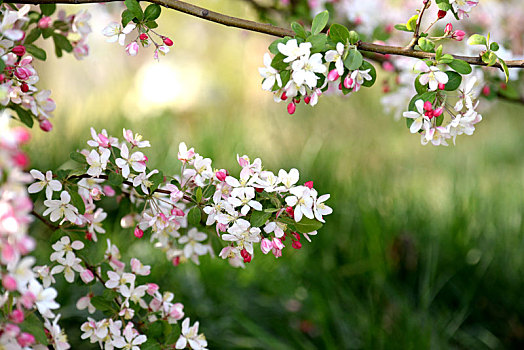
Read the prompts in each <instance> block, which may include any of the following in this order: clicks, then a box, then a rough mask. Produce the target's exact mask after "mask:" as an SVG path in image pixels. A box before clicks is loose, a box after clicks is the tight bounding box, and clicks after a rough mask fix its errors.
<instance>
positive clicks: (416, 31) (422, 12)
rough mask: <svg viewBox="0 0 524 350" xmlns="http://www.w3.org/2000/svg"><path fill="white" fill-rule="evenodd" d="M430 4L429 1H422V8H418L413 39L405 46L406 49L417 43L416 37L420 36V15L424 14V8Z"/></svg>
mask: <svg viewBox="0 0 524 350" xmlns="http://www.w3.org/2000/svg"><path fill="white" fill-rule="evenodd" d="M429 6H431V2H429V1H427V2H426V3H424V7H422V10H420V14H419V15H418V18H417V22H416V24H415V29H414V31H413V39H411V42H410V43H409V44H408V46H406V48H407V49H411V50H412V49H413V48H414V47H415V45H417V42H418V39H419V37H420V24H421V23H422V17H423V16H424V12H426V9H428V8H429Z"/></svg>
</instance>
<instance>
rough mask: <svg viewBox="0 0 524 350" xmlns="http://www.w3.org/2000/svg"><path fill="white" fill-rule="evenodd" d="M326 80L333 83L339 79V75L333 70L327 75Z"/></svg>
mask: <svg viewBox="0 0 524 350" xmlns="http://www.w3.org/2000/svg"><path fill="white" fill-rule="evenodd" d="M327 78H328V80H329V81H335V80H337V79H338V78H340V74H338V71H337V70H336V69H333V70H331V71H330V72H329V73H328V76H327Z"/></svg>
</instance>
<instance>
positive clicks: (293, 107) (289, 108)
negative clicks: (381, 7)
mask: <svg viewBox="0 0 524 350" xmlns="http://www.w3.org/2000/svg"><path fill="white" fill-rule="evenodd" d="M296 109H297V106H296V105H295V102H290V103H289V104H288V105H287V112H288V113H289V114H293V113H295V110H296Z"/></svg>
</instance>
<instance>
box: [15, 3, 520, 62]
mask: <svg viewBox="0 0 524 350" xmlns="http://www.w3.org/2000/svg"><path fill="white" fill-rule="evenodd" d="M116 1H118V0H18V1H17V3H20V4H32V5H39V4H69V5H78V4H91V3H109V2H116ZM148 2H151V3H155V4H158V5H160V6H163V7H166V8H170V9H172V10H175V11H179V12H183V13H185V14H188V15H191V16H195V17H198V18H202V19H205V20H207V21H211V22H215V23H219V24H223V25H225V26H229V27H236V28H241V29H246V30H250V31H253V32H257V33H262V34H268V35H273V36H277V37H285V36H294V35H295V33H294V32H293V31H292V30H291V29H288V28H282V27H277V26H274V25H272V24H268V23H258V22H254V21H249V20H246V19H242V18H237V17H232V16H227V15H224V14H222V13H218V12H213V11H210V10H208V9H205V8H203V7H199V6H196V5H192V4H188V3H185V2H183V1H178V0H148ZM358 49H359V50H361V51H367V52H375V53H379V54H383V55H397V56H408V57H415V58H421V59H422V58H429V59H433V58H435V54H434V53H429V52H423V51H416V50H413V49H412V48H403V47H398V46H387V45H377V44H372V43H367V42H359V43H358ZM454 57H455V58H456V59H460V60H463V61H466V62H468V63H469V64H472V65H476V66H487V64H486V63H484V62H482V60H481V58H480V56H477V57H470V56H458V55H454ZM506 64H507V65H508V67H510V68H524V60H515V61H506ZM492 67H496V68H500V69H502V67H501V65H500V64H499V63H496V64H495V65H493V66H492Z"/></svg>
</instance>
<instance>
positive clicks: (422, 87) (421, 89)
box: [415, 75, 428, 95]
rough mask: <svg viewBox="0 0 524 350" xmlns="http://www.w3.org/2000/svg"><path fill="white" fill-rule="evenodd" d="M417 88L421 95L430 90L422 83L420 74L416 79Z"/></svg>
mask: <svg viewBox="0 0 524 350" xmlns="http://www.w3.org/2000/svg"><path fill="white" fill-rule="evenodd" d="M415 90H417V94H419V95H420V94H423V93H425V92H427V91H428V88H427V87H426V86H425V85H422V84H421V83H420V75H419V76H418V77H417V79H415Z"/></svg>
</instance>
